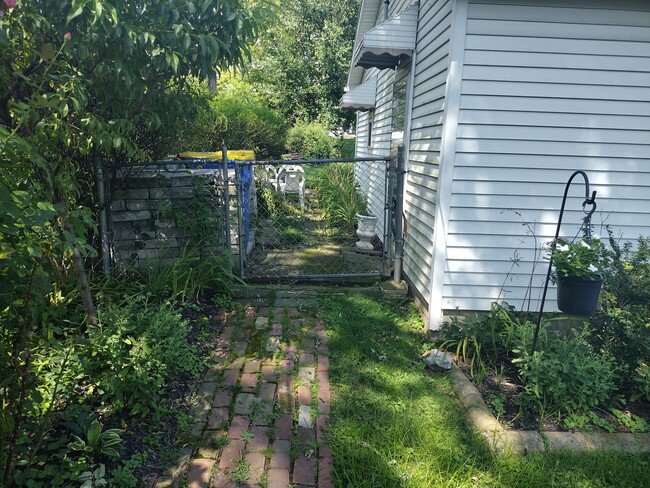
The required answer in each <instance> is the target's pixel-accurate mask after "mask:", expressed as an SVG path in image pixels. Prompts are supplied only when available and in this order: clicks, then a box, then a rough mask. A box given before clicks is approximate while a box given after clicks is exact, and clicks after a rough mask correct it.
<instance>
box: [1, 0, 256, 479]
mask: <svg viewBox="0 0 650 488" xmlns="http://www.w3.org/2000/svg"><path fill="white" fill-rule="evenodd" d="M247 5H248V2H245V1H244V0H220V1H212V0H201V1H196V2H192V1H189V2H188V1H186V0H168V1H159V0H135V1H128V2H127V1H124V0H72V1H69V2H61V1H60V0H29V1H27V0H24V1H21V0H19V1H18V2H13V1H11V2H9V1H3V2H2V3H0V13H1V14H2V15H1V16H0V310H1V314H2V315H1V319H2V320H1V326H0V327H1V328H0V377H1V380H0V381H1V382H0V393H1V395H2V413H1V414H0V463H1V465H0V484H2V485H3V486H8V485H9V484H10V479H11V475H12V472H13V468H14V467H15V465H16V464H17V462H20V463H23V464H24V465H29V463H30V462H35V458H34V455H35V453H36V452H38V449H39V445H40V443H41V441H42V439H43V433H44V432H45V430H46V429H47V428H49V425H48V424H47V422H48V414H49V412H51V411H53V410H54V409H60V408H62V407H63V406H64V405H62V404H61V400H60V394H61V389H60V388H61V386H60V385H62V384H64V383H66V382H64V381H63V379H64V377H65V376H66V375H67V374H69V371H70V369H69V365H70V364H73V363H75V361H76V360H75V355H76V350H77V346H76V344H78V343H80V342H83V341H85V340H87V338H88V336H87V334H88V331H87V330H86V329H85V328H82V327H80V326H79V325H78V324H80V323H82V317H83V315H84V314H80V315H78V316H77V315H76V314H74V313H70V310H71V309H72V310H74V307H63V305H61V304H64V303H65V302H68V304H69V302H71V301H73V302H74V301H77V302H78V301H79V298H80V297H81V300H80V302H81V303H82V304H83V309H84V311H85V316H86V321H87V323H88V324H89V325H90V326H91V327H90V331H91V332H92V329H93V327H94V326H95V325H96V324H97V323H98V319H97V314H96V312H95V309H94V303H93V299H92V296H91V294H90V291H89V285H88V281H87V279H86V272H85V268H84V258H85V257H88V256H90V255H92V254H93V252H94V251H93V249H92V247H91V246H90V245H88V243H87V238H88V236H89V235H90V234H91V233H92V229H93V226H94V219H93V217H92V211H91V210H92V207H91V205H92V203H93V202H92V198H91V197H90V195H92V194H94V191H93V182H94V168H95V166H94V165H95V163H97V162H99V161H102V162H104V163H108V164H110V163H113V162H119V161H125V160H128V159H136V158H137V159H144V158H148V157H150V156H152V155H155V149H154V148H155V147H156V146H157V145H158V144H159V142H160V141H161V140H162V139H164V138H166V137H169V136H171V135H173V134H174V133H175V131H176V129H177V128H178V127H179V126H181V125H182V124H183V120H184V118H186V117H188V116H191V114H192V113H193V110H196V107H197V103H198V102H196V100H197V98H196V97H195V96H194V94H195V91H194V90H193V89H192V83H193V76H196V77H198V78H200V79H206V78H215V77H216V76H217V74H218V73H219V72H220V71H222V70H224V69H226V68H231V67H238V66H242V65H243V64H245V63H246V62H247V61H248V60H249V45H250V44H251V43H252V42H253V41H254V39H255V37H256V35H257V32H258V29H259V27H260V25H262V21H263V17H264V16H265V15H266V11H265V10H264V9H263V8H261V7H259V5H261V4H260V3H259V2H258V3H257V4H256V5H257V7H256V8H255V9H249V8H248V7H247ZM203 103H206V102H205V101H204V102H203ZM70 275H72V276H76V278H77V291H74V290H71V289H70V288H69V287H68V288H66V284H67V282H68V276H70ZM59 309H65V310H67V312H66V315H65V316H57V310H59ZM62 323H65V324H66V325H65V327H66V328H65V329H64V328H62V327H61V324H62ZM44 345H48V347H52V348H54V349H57V348H58V349H59V351H60V354H59V356H58V359H57V360H56V361H52V360H50V361H48V360H43V361H42V362H40V360H41V358H40V351H41V349H40V348H42V347H44ZM50 359H51V358H50ZM28 421H29V422H28ZM39 423H40V424H39ZM26 424H29V425H28V428H29V429H30V432H31V433H30V434H29V435H27V434H26V433H25V429H23V427H24V426H25V425H26ZM39 432H40V433H39ZM29 444H31V447H30V448H29V449H28V448H27V447H26V446H27V445H29Z"/></svg>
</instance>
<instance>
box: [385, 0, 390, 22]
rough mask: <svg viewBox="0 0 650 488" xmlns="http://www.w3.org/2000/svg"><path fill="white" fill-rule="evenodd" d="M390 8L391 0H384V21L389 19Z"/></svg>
mask: <svg viewBox="0 0 650 488" xmlns="http://www.w3.org/2000/svg"><path fill="white" fill-rule="evenodd" d="M389 8H390V0H384V22H386V21H387V20H388V9H389Z"/></svg>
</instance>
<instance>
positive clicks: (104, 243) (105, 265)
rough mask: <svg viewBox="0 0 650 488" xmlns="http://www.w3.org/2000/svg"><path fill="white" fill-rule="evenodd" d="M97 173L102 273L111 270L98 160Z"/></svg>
mask: <svg viewBox="0 0 650 488" xmlns="http://www.w3.org/2000/svg"><path fill="white" fill-rule="evenodd" d="M95 166H96V172H97V204H98V206H99V232H100V237H101V249H102V269H103V270H104V273H108V272H109V271H110V270H111V254H110V253H111V251H110V246H109V241H108V210H107V209H106V186H105V184H104V167H103V165H102V163H101V161H100V160H99V159H97V160H96V161H95Z"/></svg>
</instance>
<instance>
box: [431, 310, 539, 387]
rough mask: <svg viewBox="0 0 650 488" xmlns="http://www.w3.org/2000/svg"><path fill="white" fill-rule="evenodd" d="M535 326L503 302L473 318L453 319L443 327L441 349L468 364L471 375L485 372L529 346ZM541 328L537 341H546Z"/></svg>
mask: <svg viewBox="0 0 650 488" xmlns="http://www.w3.org/2000/svg"><path fill="white" fill-rule="evenodd" d="M534 327H535V326H534V324H532V323H531V322H529V321H527V320H522V319H521V318H520V317H518V315H517V314H516V313H515V308H514V307H513V306H512V305H509V304H508V303H506V302H501V303H497V302H493V303H492V305H491V306H490V311H489V312H487V313H485V314H480V315H477V316H475V317H463V318H461V319H459V318H458V317H452V320H451V321H450V322H449V323H446V324H445V325H444V326H443V328H442V333H443V337H444V338H445V340H444V342H443V343H442V345H441V346H440V347H441V348H443V349H445V350H448V351H454V353H455V354H456V356H457V357H459V358H460V359H462V360H463V361H464V362H466V363H468V364H469V367H470V375H471V376H475V375H477V374H483V373H485V371H486V369H487V366H488V365H494V364H495V363H496V362H497V361H500V360H501V359H502V357H503V356H504V355H507V354H508V353H509V352H510V351H511V350H513V349H514V350H520V349H521V350H523V349H526V348H529V347H530V344H531V343H532V337H533V333H534ZM544 339H545V333H544V328H542V329H540V341H541V342H545V340H544Z"/></svg>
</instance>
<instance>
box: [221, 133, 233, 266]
mask: <svg viewBox="0 0 650 488" xmlns="http://www.w3.org/2000/svg"><path fill="white" fill-rule="evenodd" d="M221 171H222V173H223V177H222V181H223V206H224V207H225V209H224V225H225V226H226V231H225V233H226V235H225V237H226V253H227V254H229V255H231V256H232V242H231V240H230V188H229V186H228V148H227V147H226V143H225V142H223V143H222V145H221Z"/></svg>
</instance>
